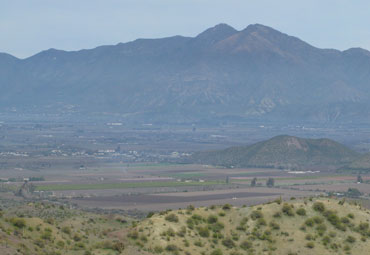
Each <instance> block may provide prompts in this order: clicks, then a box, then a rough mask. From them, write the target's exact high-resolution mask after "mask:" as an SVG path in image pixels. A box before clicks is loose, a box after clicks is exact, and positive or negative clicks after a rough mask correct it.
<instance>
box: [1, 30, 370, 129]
mask: <svg viewBox="0 0 370 255" xmlns="http://www.w3.org/2000/svg"><path fill="white" fill-rule="evenodd" d="M0 91H1V93H0V113H1V112H15V111H16V112H17V113H43V114H48V113H51V114H65V115H71V116H74V115H78V116H84V117H87V116H97V117H99V116H101V115H102V114H104V115H110V116H115V117H116V118H119V119H121V120H122V121H128V122H130V121H135V122H146V123H147V122H152V123H156V122H158V123H197V122H204V123H210V122H221V121H225V120H231V121H249V120H258V121H279V122H281V121H289V122H302V121H309V122H315V123H328V122H330V123H333V122H334V123H364V122H365V123H368V122H370V52H369V51H366V50H364V49H361V48H352V49H349V50H345V51H339V50H334V49H319V48H316V47H314V46H312V45H310V44H308V43H306V42H304V41H302V40H300V39H298V38H296V37H293V36H289V35H286V34H284V33H281V32H279V31H277V30H275V29H273V28H270V27H267V26H264V25H260V24H255V25H249V26H248V27H246V28H245V29H243V30H241V31H238V30H236V29H234V28H232V27H230V26H229V25H226V24H219V25H217V26H215V27H212V28H209V29H207V30H206V31H204V32H202V33H200V34H199V35H197V36H196V37H183V36H173V37H168V38H161V39H138V40H135V41H132V42H128V43H119V44H117V45H112V46H101V47H97V48H94V49H89V50H80V51H73V52H67V51H62V50H56V49H49V50H46V51H42V52H40V53H38V54H36V55H34V56H31V57H29V58H26V59H18V58H15V57H13V56H11V55H9V54H5V53H1V54H0Z"/></svg>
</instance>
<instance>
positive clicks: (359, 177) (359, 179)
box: [357, 175, 364, 183]
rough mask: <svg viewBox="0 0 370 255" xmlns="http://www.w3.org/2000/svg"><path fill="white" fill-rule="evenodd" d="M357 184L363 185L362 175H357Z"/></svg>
mask: <svg viewBox="0 0 370 255" xmlns="http://www.w3.org/2000/svg"><path fill="white" fill-rule="evenodd" d="M357 182H358V183H363V182H364V180H363V179H362V176H361V175H357Z"/></svg>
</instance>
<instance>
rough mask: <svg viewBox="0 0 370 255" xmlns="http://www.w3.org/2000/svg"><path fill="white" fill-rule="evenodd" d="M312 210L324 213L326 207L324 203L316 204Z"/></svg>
mask: <svg viewBox="0 0 370 255" xmlns="http://www.w3.org/2000/svg"><path fill="white" fill-rule="evenodd" d="M312 208H313V209H314V210H315V211H317V212H324V211H325V205H324V204H323V203H322V202H315V203H314V204H313V206H312Z"/></svg>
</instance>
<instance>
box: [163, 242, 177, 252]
mask: <svg viewBox="0 0 370 255" xmlns="http://www.w3.org/2000/svg"><path fill="white" fill-rule="evenodd" d="M178 250H179V248H178V247H177V246H176V245H174V244H169V245H167V246H166V251H172V252H177V251H178Z"/></svg>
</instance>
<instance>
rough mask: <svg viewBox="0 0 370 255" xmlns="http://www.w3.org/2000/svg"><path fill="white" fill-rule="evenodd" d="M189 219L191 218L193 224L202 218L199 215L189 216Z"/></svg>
mask: <svg viewBox="0 0 370 255" xmlns="http://www.w3.org/2000/svg"><path fill="white" fill-rule="evenodd" d="M191 218H192V219H193V220H194V221H195V222H198V221H203V217H202V216H200V215H199V214H194V215H193V216H191Z"/></svg>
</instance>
